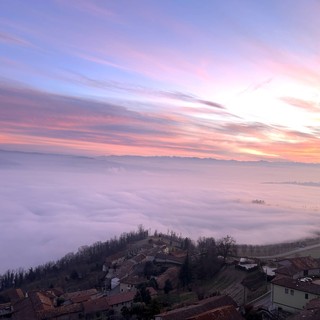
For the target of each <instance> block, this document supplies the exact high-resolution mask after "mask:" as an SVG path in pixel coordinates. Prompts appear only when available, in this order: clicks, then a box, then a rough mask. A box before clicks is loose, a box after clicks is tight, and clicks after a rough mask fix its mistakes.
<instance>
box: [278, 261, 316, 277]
mask: <svg viewBox="0 0 320 320" xmlns="http://www.w3.org/2000/svg"><path fill="white" fill-rule="evenodd" d="M277 264H278V268H277V269H276V271H275V273H276V274H277V275H283V276H288V277H291V278H294V279H298V278H301V277H309V276H320V263H319V261H318V260H316V259H314V258H312V257H297V258H291V259H283V260H278V261H277Z"/></svg>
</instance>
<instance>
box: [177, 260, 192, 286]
mask: <svg viewBox="0 0 320 320" xmlns="http://www.w3.org/2000/svg"><path fill="white" fill-rule="evenodd" d="M191 278H192V274H191V267H190V261H189V254H187V256H186V258H185V260H184V262H183V265H182V266H181V269H180V273H179V279H180V281H181V284H182V286H183V287H185V286H187V285H188V284H189V283H190V281H191Z"/></svg>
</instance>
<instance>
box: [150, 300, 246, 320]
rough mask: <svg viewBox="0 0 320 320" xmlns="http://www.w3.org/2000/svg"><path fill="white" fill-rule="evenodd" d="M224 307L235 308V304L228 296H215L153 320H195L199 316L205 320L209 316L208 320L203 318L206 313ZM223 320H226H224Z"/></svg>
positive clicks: (163, 314)
mask: <svg viewBox="0 0 320 320" xmlns="http://www.w3.org/2000/svg"><path fill="white" fill-rule="evenodd" d="M226 306H233V307H234V308H236V307H237V304H236V302H235V301H234V300H233V299H232V298H231V297H229V296H215V297H211V298H208V299H204V300H201V301H199V302H198V303H196V304H194V305H190V306H187V307H183V308H178V309H175V310H171V311H167V312H163V313H161V314H158V315H156V316H155V320H186V319H193V320H194V319H197V318H194V317H196V316H200V315H201V316H202V317H203V318H200V319H201V320H205V319H210V315H209V318H205V316H207V315H205V313H206V312H209V311H213V310H214V309H217V308H221V307H226ZM211 319H219V318H217V317H216V318H211ZM225 319H228V318H225ZM231 319H232V318H231ZM240 319H241V318H240ZM223 320H224V319H223ZM228 320H230V319H228ZM236 320H238V319H236Z"/></svg>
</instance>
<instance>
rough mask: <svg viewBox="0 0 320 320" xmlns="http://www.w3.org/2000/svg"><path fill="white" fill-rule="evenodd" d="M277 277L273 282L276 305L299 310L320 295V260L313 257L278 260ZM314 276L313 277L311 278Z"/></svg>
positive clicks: (293, 310) (295, 310)
mask: <svg viewBox="0 0 320 320" xmlns="http://www.w3.org/2000/svg"><path fill="white" fill-rule="evenodd" d="M277 263H278V268H277V269H276V270H275V274H276V277H275V278H274V279H273V280H272V282H271V285H272V286H271V289H272V303H273V305H274V307H276V308H279V309H283V310H284V311H288V312H293V313H294V312H297V311H299V310H302V309H303V308H305V306H306V305H307V303H308V302H309V301H310V300H312V299H315V298H318V297H320V280H317V279H316V277H318V276H320V264H319V261H318V260H316V259H314V258H312V257H298V258H291V259H282V260H279V261H277ZM311 277H313V278H311Z"/></svg>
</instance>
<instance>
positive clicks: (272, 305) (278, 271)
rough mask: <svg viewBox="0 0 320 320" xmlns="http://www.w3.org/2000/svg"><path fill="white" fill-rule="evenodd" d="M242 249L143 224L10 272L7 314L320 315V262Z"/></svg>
mask: <svg viewBox="0 0 320 320" xmlns="http://www.w3.org/2000/svg"><path fill="white" fill-rule="evenodd" d="M107 248H108V250H107ZM103 251H105V252H107V253H108V254H107V255H106V256H104V257H100V258H99V259H98V258H97V257H98V256H100V255H101V252H103ZM238 251H244V250H243V248H242V249H241V247H240V246H237V245H236V243H235V241H234V239H233V238H232V237H230V236H227V237H224V238H222V239H219V240H217V241H215V240H214V239H213V238H199V239H198V241H197V243H196V244H195V243H193V242H192V241H191V240H190V239H188V238H182V237H181V236H177V235H176V234H174V233H171V234H157V233H155V234H154V235H152V236H151V235H149V234H148V232H147V231H146V230H144V229H143V228H140V229H139V231H138V232H134V233H131V234H129V235H128V234H126V235H125V236H121V237H120V238H119V239H113V240H111V241H108V242H106V243H97V244H95V245H93V246H90V247H82V248H81V249H80V250H79V252H78V253H77V254H68V255H67V256H66V257H64V258H63V259H61V260H59V261H57V262H55V263H53V262H51V263H48V264H46V265H44V266H39V267H38V268H35V269H32V268H31V269H30V270H28V271H22V270H20V271H17V272H13V271H12V272H10V271H8V272H7V273H6V274H5V275H3V276H2V278H1V282H0V283H1V291H0V319H15V320H29V319H30V320H38V319H39V320H49V319H56V320H58V319H59V320H66V319H71V320H73V319H96V320H98V319H101V320H102V319H119V320H120V319H155V320H170V319H172V320H179V319H188V320H196V319H197V320H210V319H218V320H240V319H291V320H298V319H311V320H315V319H320V260H318V259H315V258H312V257H311V256H299V257H298V256H296V257H293V258H286V257H279V258H269V259H266V258H257V257H253V256H251V257H250V256H240V255H239V253H238ZM111 252H112V253H111ZM94 261H96V263H94Z"/></svg>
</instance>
